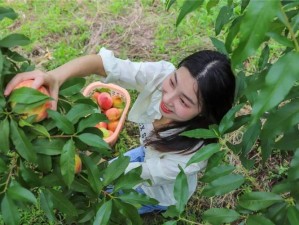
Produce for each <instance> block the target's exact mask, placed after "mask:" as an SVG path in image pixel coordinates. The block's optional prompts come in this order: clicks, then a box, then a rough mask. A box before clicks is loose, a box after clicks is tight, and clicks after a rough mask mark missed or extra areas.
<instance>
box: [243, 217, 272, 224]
mask: <svg viewBox="0 0 299 225" xmlns="http://www.w3.org/2000/svg"><path fill="white" fill-rule="evenodd" d="M246 222H247V223H246V224H247V225H256V224H263V225H275V224H274V223H273V222H272V221H271V220H269V219H268V218H266V217H264V216H261V215H250V216H249V217H248V219H247V221H246Z"/></svg>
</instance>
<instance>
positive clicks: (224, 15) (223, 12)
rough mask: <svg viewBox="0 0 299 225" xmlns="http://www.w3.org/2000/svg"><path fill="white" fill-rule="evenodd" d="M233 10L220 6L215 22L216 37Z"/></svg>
mask: <svg viewBox="0 0 299 225" xmlns="http://www.w3.org/2000/svg"><path fill="white" fill-rule="evenodd" d="M232 13H233V9H232V8H231V7H229V6H227V5H225V6H222V8H221V9H220V11H219V14H218V16H217V18H216V22H215V34H216V36H217V35H218V34H219V33H220V32H221V29H222V27H223V26H224V25H225V24H227V23H228V22H229V20H230V18H231V16H232Z"/></svg>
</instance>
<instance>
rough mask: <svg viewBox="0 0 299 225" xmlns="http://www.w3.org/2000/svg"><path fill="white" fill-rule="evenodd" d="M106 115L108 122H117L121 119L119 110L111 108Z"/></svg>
mask: <svg viewBox="0 0 299 225" xmlns="http://www.w3.org/2000/svg"><path fill="white" fill-rule="evenodd" d="M105 115H106V116H107V118H108V120H110V121H115V120H118V119H119V118H120V116H121V112H120V110H119V109H118V108H110V109H107V110H106V112H105Z"/></svg>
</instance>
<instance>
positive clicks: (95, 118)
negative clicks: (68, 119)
mask: <svg viewBox="0 0 299 225" xmlns="http://www.w3.org/2000/svg"><path fill="white" fill-rule="evenodd" d="M101 121H104V122H108V119H107V117H106V115H105V114H101V113H93V114H91V115H89V116H87V117H85V118H83V119H81V120H80V122H79V124H78V128H77V132H78V133H79V132H81V131H83V130H84V129H85V128H88V127H94V126H95V125H96V124H97V123H99V122H101Z"/></svg>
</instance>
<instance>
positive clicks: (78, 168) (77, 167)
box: [75, 154, 82, 174]
mask: <svg viewBox="0 0 299 225" xmlns="http://www.w3.org/2000/svg"><path fill="white" fill-rule="evenodd" d="M81 170H82V161H81V158H80V156H79V155H78V154H76V155H75V173H76V174H77V173H80V172H81Z"/></svg>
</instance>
